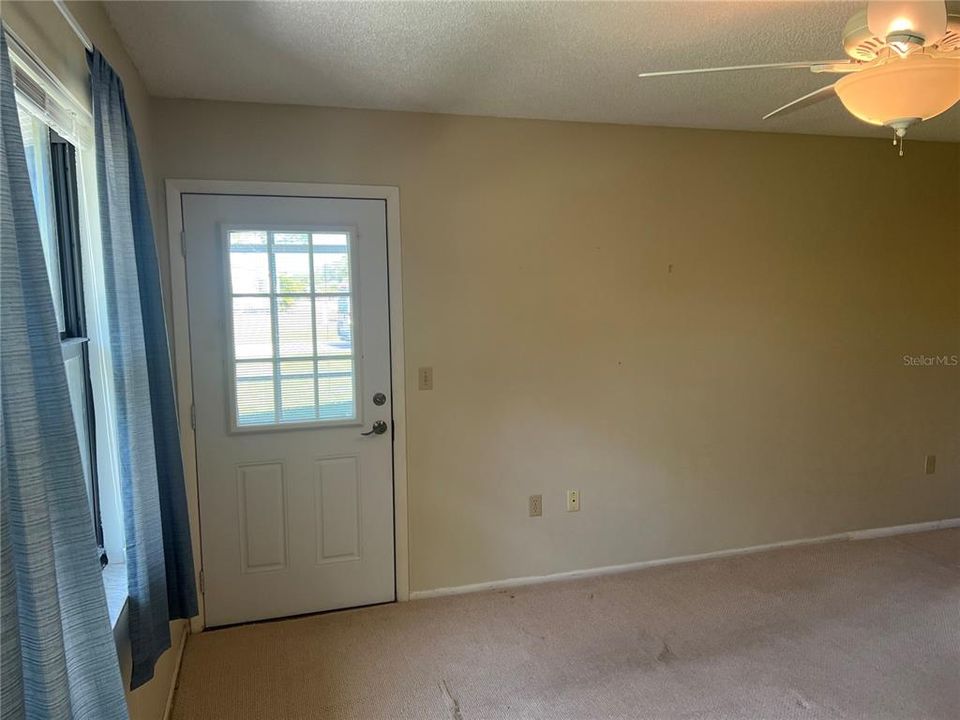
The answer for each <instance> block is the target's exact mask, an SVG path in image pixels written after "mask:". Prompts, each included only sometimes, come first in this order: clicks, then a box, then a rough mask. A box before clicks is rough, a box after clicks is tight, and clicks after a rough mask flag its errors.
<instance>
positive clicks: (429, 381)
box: [417, 367, 433, 390]
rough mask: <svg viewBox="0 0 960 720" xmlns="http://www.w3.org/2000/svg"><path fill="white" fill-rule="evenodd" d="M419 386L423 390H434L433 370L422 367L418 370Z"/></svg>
mask: <svg viewBox="0 0 960 720" xmlns="http://www.w3.org/2000/svg"><path fill="white" fill-rule="evenodd" d="M417 378H418V381H417V385H418V387H419V388H420V389H421V390H433V368H432V367H422V368H420V369H419V370H417Z"/></svg>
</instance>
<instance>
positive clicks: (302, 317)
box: [277, 295, 313, 357]
mask: <svg viewBox="0 0 960 720" xmlns="http://www.w3.org/2000/svg"><path fill="white" fill-rule="evenodd" d="M312 322H313V318H312V317H311V315H310V298H309V297H287V296H282V295H281V296H280V297H278V298H277V323H278V326H279V332H278V333H277V339H278V340H279V342H280V355H281V356H282V357H291V356H292V357H303V356H307V357H313V331H312V330H311V328H310V326H311V324H312Z"/></svg>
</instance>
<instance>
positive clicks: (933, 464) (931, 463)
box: [923, 455, 937, 475]
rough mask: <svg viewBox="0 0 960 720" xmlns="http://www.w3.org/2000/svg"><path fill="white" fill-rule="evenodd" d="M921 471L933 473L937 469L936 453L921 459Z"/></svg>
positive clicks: (928, 473)
mask: <svg viewBox="0 0 960 720" xmlns="http://www.w3.org/2000/svg"><path fill="white" fill-rule="evenodd" d="M923 471H924V472H925V473H926V474H927V475H933V474H934V473H935V472H936V471H937V456H936V455H927V457H926V459H925V460H924V461H923Z"/></svg>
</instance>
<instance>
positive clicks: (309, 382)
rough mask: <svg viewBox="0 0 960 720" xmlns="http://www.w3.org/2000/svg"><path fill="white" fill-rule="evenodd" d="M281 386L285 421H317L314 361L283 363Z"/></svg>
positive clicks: (281, 364)
mask: <svg viewBox="0 0 960 720" xmlns="http://www.w3.org/2000/svg"><path fill="white" fill-rule="evenodd" d="M280 386H281V391H280V400H281V404H282V406H283V413H282V417H283V420H285V421H287V422H303V421H304V420H315V419H316V417H317V399H316V397H315V396H314V385H313V360H307V361H300V360H297V361H293V362H289V361H288V362H281V363H280Z"/></svg>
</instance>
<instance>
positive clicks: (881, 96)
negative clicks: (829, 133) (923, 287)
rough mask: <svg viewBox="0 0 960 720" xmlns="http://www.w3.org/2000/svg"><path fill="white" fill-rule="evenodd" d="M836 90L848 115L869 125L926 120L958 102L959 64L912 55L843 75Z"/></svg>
mask: <svg viewBox="0 0 960 720" xmlns="http://www.w3.org/2000/svg"><path fill="white" fill-rule="evenodd" d="M835 89H836V92H837V96H838V97H839V98H840V101H841V102H842V103H843V106H844V107H845V108H846V109H847V110H848V111H849V112H850V114H852V115H853V116H855V117H856V118H858V119H860V120H862V121H863V122H866V123H870V124H871V125H890V124H891V123H894V122H897V121H902V120H903V119H904V118H919V119H920V120H929V119H930V118H932V117H936V116H937V115H939V114H940V113H942V112H945V111H946V110H949V109H950V108H951V107H952V106H953V105H955V104H956V103H957V102H958V101H960V63H957V62H956V61H955V60H950V59H947V58H935V57H932V56H930V55H925V54H922V53H915V54H912V55H910V56H908V57H906V58H903V59H896V60H892V61H890V62H887V63H884V64H883V65H878V66H876V67H871V68H867V69H865V70H862V71H860V72H858V73H852V74H850V75H845V76H843V77H842V78H841V79H840V80H838V81H837V83H836V85H835Z"/></svg>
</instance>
